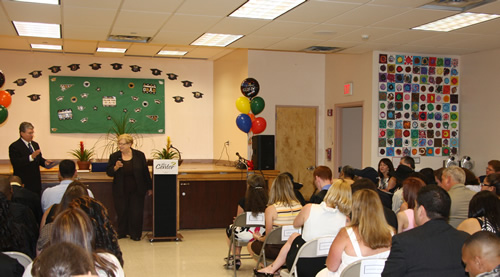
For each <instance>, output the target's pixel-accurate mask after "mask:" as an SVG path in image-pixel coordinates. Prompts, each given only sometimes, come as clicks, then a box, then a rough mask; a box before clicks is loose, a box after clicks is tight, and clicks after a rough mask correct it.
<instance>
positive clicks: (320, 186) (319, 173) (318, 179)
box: [309, 165, 333, 204]
mask: <svg viewBox="0 0 500 277" xmlns="http://www.w3.org/2000/svg"><path fill="white" fill-rule="evenodd" d="M332 176H333V175H332V171H331V170H330V168H328V167H326V166H323V165H320V166H318V167H316V169H314V172H313V178H314V185H315V186H316V190H318V192H317V193H316V194H313V195H312V196H311V198H310V199H309V203H314V204H320V203H321V202H323V198H325V195H326V192H327V191H328V189H329V188H330V186H331V185H332Z"/></svg>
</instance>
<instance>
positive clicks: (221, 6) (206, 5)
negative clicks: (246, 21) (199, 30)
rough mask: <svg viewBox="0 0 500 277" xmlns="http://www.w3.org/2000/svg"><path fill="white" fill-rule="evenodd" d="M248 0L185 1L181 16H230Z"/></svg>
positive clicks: (181, 7)
mask: <svg viewBox="0 0 500 277" xmlns="http://www.w3.org/2000/svg"><path fill="white" fill-rule="evenodd" d="M246 1H247V0H210V1H207V0H185V1H184V3H183V4H182V5H181V6H180V7H179V9H178V10H177V12H178V13H179V14H197V15H214V16H228V15H229V14H230V13H232V12H233V11H235V10H236V9H237V8H239V7H240V6H241V5H242V4H243V3H245V2H246Z"/></svg>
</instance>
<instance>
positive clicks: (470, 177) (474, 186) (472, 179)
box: [462, 168, 481, 192]
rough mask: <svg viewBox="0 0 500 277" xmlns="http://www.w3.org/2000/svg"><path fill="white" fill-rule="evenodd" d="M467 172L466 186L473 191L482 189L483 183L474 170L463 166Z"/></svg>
mask: <svg viewBox="0 0 500 277" xmlns="http://www.w3.org/2000/svg"><path fill="white" fill-rule="evenodd" d="M462 169H463V170H464V172H465V183H464V185H465V187H466V188H468V189H470V190H472V191H473V192H479V191H481V185H480V182H479V178H477V177H476V174H474V172H472V171H470V170H468V169H467V168H462Z"/></svg>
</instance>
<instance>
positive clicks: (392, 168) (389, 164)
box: [377, 158, 394, 180]
mask: <svg viewBox="0 0 500 277" xmlns="http://www.w3.org/2000/svg"><path fill="white" fill-rule="evenodd" d="M381 163H384V164H385V165H387V166H388V167H389V172H388V174H389V176H392V174H393V173H394V165H393V164H392V162H391V160H389V159H388V158H383V159H381V160H380V161H379V162H378V166H377V172H378V176H379V177H380V180H383V179H384V174H383V173H382V172H380V164H381Z"/></svg>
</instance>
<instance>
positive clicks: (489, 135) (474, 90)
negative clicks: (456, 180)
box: [459, 49, 500, 175]
mask: <svg viewBox="0 0 500 277" xmlns="http://www.w3.org/2000/svg"><path fill="white" fill-rule="evenodd" d="M461 63H462V73H461V87H460V90H461V92H460V93H461V94H460V100H459V101H460V126H461V127H460V157H462V156H464V155H467V156H470V157H471V158H472V159H473V160H474V161H475V167H474V170H473V171H474V172H475V173H476V174H477V175H484V174H485V169H486V166H487V163H488V161H489V160H494V159H495V160H500V147H499V146H498V143H499V138H500V128H499V126H500V124H499V123H498V120H499V118H500V90H499V87H500V78H499V76H500V49H497V50H493V51H486V52H481V53H476V54H470V55H465V56H462V57H461Z"/></svg>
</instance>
